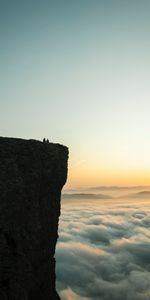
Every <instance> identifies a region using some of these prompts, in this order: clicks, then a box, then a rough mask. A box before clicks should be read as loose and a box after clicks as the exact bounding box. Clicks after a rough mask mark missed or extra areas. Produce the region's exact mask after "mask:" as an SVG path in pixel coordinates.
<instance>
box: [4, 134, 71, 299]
mask: <svg viewBox="0 0 150 300" xmlns="http://www.w3.org/2000/svg"><path fill="white" fill-rule="evenodd" d="M67 160H68V149H67V148H66V147H64V146H61V145H59V144H52V143H47V142H40V141H36V140H23V139H16V138H3V137H0V299H1V300H59V299H60V298H59V296H58V294H57V293H56V290H55V259H54V254H55V246H56V241H57V236H58V235H57V229H58V219H59V215H60V196H61V189H62V187H63V185H64V184H65V182H66V178H67Z"/></svg>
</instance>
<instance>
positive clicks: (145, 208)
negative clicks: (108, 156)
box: [56, 200, 150, 300]
mask: <svg viewBox="0 0 150 300" xmlns="http://www.w3.org/2000/svg"><path fill="white" fill-rule="evenodd" d="M140 201H141V200H140ZM59 230H60V231H59V242H58V244H57V251H56V261H57V289H58V292H59V294H60V296H61V299H62V300H110V299H111V300H149V299H150V203H148V201H147V202H146V200H145V202H143V203H142V202H139V201H137V202H132V203H131V202H127V204H126V205H125V204H124V202H122V203H121V202H119V203H113V202H112V201H109V202H108V201H106V202H104V201H103V202H102V203H101V201H97V202H96V201H93V200H92V201H91V203H90V201H88V202H86V201H85V202H84V203H83V202H82V203H81V204H80V201H79V200H78V201H77V202H76V204H75V205H73V204H72V202H70V203H69V202H65V201H64V203H63V206H62V216H61V220H60V225H59Z"/></svg>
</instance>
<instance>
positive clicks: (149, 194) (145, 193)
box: [119, 191, 150, 198]
mask: <svg viewBox="0 0 150 300" xmlns="http://www.w3.org/2000/svg"><path fill="white" fill-rule="evenodd" d="M119 198H150V191H142V192H138V193H132V194H128V195H123V196H120V197H119Z"/></svg>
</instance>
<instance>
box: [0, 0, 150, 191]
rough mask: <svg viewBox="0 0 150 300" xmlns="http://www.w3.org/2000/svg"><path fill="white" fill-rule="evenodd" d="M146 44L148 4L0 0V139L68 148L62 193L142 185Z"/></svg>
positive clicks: (146, 160)
mask: <svg viewBox="0 0 150 300" xmlns="http://www.w3.org/2000/svg"><path fill="white" fill-rule="evenodd" d="M149 37H150V1H149V0H142V1H141V0H140V1H139V0H126V1H123V0H106V1H102V0H76V1H73V0H63V1H62V0H57V1H56V0H53V1H51V0H42V1H40V0H30V1H29V0H26V1H23V0H14V1H10V0H0V120H1V122H0V135H1V136H9V137H21V138H27V139H29V138H35V139H39V140H42V139H43V138H44V137H46V138H48V139H49V140H50V141H52V142H56V143H62V144H64V145H67V146H68V147H69V151H70V157H69V176H68V183H67V185H66V187H68V188H74V187H81V186H91V185H92V186H93V185H114V184H115V185H116V184H117V185H138V184H144V185H146V184H147V185H149V184H150V155H149V153H150V138H149V132H150V118H149V111H150V89H149V78H150V76H149V75H150V59H149V53H150V38H149Z"/></svg>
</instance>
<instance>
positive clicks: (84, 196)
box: [62, 193, 113, 199]
mask: <svg viewBox="0 0 150 300" xmlns="http://www.w3.org/2000/svg"><path fill="white" fill-rule="evenodd" d="M62 197H63V198H65V199H113V197H111V196H109V195H103V194H87V193H75V194H63V195H62Z"/></svg>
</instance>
